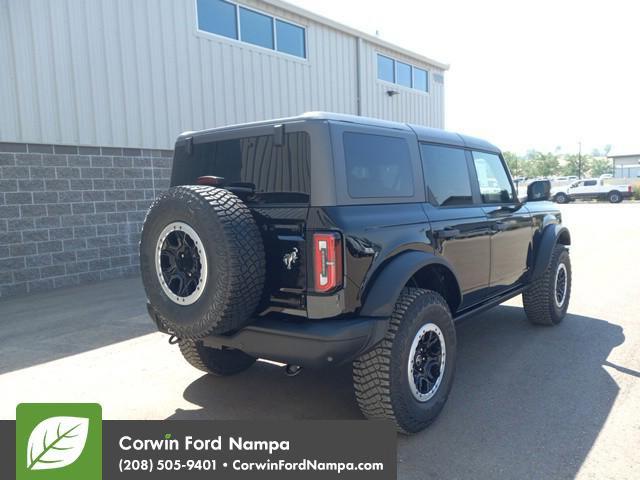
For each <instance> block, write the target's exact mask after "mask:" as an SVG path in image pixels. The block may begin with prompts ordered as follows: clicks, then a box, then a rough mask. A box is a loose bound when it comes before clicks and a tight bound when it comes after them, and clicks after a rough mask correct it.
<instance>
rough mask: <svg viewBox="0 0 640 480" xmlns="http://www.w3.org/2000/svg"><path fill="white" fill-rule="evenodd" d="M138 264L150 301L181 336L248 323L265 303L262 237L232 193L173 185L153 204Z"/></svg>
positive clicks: (145, 227) (207, 188)
mask: <svg viewBox="0 0 640 480" xmlns="http://www.w3.org/2000/svg"><path fill="white" fill-rule="evenodd" d="M140 269H141V271H142V282H143V284H144V288H145V291H146V293H147V298H148V300H149V302H150V303H151V306H152V307H153V309H154V310H155V311H156V312H157V314H158V315H159V317H160V321H161V322H162V323H163V324H164V326H165V327H166V328H167V329H168V330H169V331H170V332H171V333H173V334H175V335H176V336H177V337H178V338H183V339H197V338H201V337H204V336H206V335H209V334H220V333H225V332H229V331H231V330H236V329H239V328H241V327H243V326H245V325H247V323H249V321H250V319H251V317H252V315H253V314H254V313H255V310H256V307H257V306H258V302H259V301H260V298H261V295H262V290H263V287H264V276H265V257H264V247H263V244H262V237H261V236H260V231H259V230H258V227H257V225H256V223H255V221H254V219H253V217H252V215H251V212H250V211H249V209H248V208H247V206H246V205H245V204H244V203H243V202H242V200H240V199H239V198H238V197H237V196H235V195H234V194H233V193H231V192H229V191H228V190H224V189H220V188H215V187H209V186H180V187H173V188H171V189H169V190H168V191H167V192H166V193H164V194H162V195H161V196H160V197H158V199H157V200H156V201H155V202H154V203H153V204H152V205H151V207H150V208H149V212H148V213H147V217H146V218H145V221H144V226H143V228H142V237H141V240H140Z"/></svg>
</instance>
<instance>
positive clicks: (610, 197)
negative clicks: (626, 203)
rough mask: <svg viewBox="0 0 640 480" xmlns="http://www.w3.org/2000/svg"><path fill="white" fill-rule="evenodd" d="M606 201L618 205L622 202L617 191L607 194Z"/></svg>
mask: <svg viewBox="0 0 640 480" xmlns="http://www.w3.org/2000/svg"><path fill="white" fill-rule="evenodd" d="M607 200H609V203H620V202H621V201H622V194H621V193H620V192H618V191H617V190H612V191H610V192H609V193H607Z"/></svg>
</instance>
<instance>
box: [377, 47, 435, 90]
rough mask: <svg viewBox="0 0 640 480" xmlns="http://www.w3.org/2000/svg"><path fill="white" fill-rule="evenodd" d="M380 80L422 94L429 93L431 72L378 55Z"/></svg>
mask: <svg viewBox="0 0 640 480" xmlns="http://www.w3.org/2000/svg"><path fill="white" fill-rule="evenodd" d="M378 79H379V80H384V81H385V82H390V83H395V84H397V85H402V86H403V87H407V88H413V89H414V90H420V91H422V92H428V91H429V72H428V71H427V70H424V69H422V68H418V67H415V66H413V65H409V64H408V63H404V62H401V61H399V60H394V59H393V58H389V57H386V56H384V55H381V54H378Z"/></svg>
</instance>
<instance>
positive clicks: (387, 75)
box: [378, 55, 396, 83]
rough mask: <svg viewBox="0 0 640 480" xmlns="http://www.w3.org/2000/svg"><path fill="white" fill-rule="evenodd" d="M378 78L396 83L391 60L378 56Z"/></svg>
mask: <svg viewBox="0 0 640 480" xmlns="http://www.w3.org/2000/svg"><path fill="white" fill-rule="evenodd" d="M378 78H379V79H380V80H384V81H385V82H391V83H394V82H395V81H396V77H395V73H394V68H393V59H391V58H389V57H385V56H384V55H378Z"/></svg>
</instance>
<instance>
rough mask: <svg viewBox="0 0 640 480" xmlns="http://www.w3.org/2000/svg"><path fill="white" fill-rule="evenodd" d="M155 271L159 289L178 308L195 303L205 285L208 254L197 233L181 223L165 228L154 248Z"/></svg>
mask: <svg viewBox="0 0 640 480" xmlns="http://www.w3.org/2000/svg"><path fill="white" fill-rule="evenodd" d="M155 264H156V272H157V274H158V280H159V281H160V285H161V286H162V290H163V291H164V293H165V294H166V295H167V297H168V298H169V299H170V300H171V301H172V302H174V303H177V304H178V305H191V304H192V303H194V302H196V301H197V300H198V299H199V298H200V296H201V295H202V292H203V291H204V288H205V286H206V282H207V255H206V253H205V251H204V249H203V246H202V240H201V239H200V237H199V236H198V234H197V233H196V231H195V230H194V229H193V228H191V227H190V226H189V225H187V224H186V223H184V222H173V223H170V224H169V225H167V226H166V227H165V228H164V230H162V232H161V233H160V236H159V237H158V243H157V245H156V262H155Z"/></svg>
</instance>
